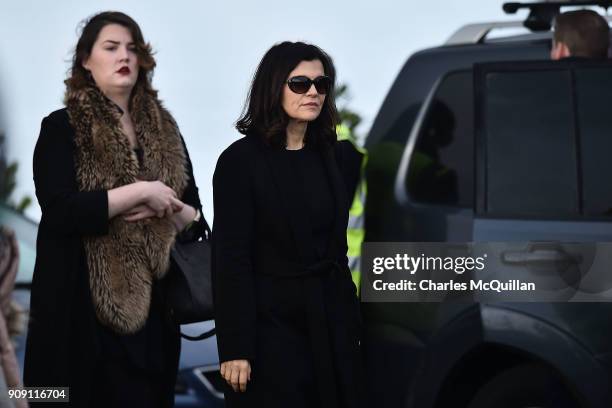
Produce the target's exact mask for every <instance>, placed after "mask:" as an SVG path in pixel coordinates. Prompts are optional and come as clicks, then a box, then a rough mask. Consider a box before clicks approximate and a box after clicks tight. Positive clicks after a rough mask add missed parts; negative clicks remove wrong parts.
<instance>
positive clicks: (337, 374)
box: [213, 136, 363, 408]
mask: <svg viewBox="0 0 612 408" xmlns="http://www.w3.org/2000/svg"><path fill="white" fill-rule="evenodd" d="M320 154H322V156H323V162H324V163H325V170H326V174H327V176H328V180H329V185H330V186H331V190H332V193H333V196H334V201H335V217H334V223H333V229H332V236H331V237H330V240H329V241H330V246H329V250H328V253H327V256H326V258H325V259H324V260H323V261H320V260H319V261H316V257H315V254H314V246H313V245H312V244H313V241H312V238H313V237H312V230H311V229H310V226H309V224H308V217H307V216H306V214H307V208H306V200H305V199H304V192H303V191H302V189H301V186H299V185H298V184H297V183H296V182H295V180H293V179H291V171H290V165H291V163H289V158H288V156H287V155H286V154H284V152H282V151H281V150H278V149H274V148H272V147H269V146H267V145H266V144H264V143H263V142H262V141H261V139H260V138H258V137H256V136H246V137H244V138H242V139H240V140H238V141H237V142H235V143H233V144H232V145H231V146H230V147H229V148H228V149H226V150H225V151H224V152H223V153H222V154H221V156H220V158H219V161H218V162H217V167H216V170H215V174H214V178H213V189H214V194H213V198H214V209H215V219H214V226H213V248H214V251H213V252H214V263H213V266H214V267H213V279H214V281H213V283H214V290H215V292H214V301H215V317H216V319H215V320H216V327H217V344H218V347H219V357H220V361H221V362H223V361H228V360H234V359H248V360H249V361H250V362H251V366H252V376H251V381H250V382H249V383H248V385H247V391H246V392H245V393H235V392H234V391H232V390H231V388H229V386H228V387H227V389H226V390H225V395H226V405H227V407H228V408H233V407H255V406H262V407H263V406H265V407H269V408H273V407H283V408H285V407H292V408H297V407H312V406H319V407H334V408H335V407H339V406H343V407H344V406H345V407H357V406H360V403H361V402H360V401H362V398H361V396H360V392H361V390H362V376H363V373H362V368H361V357H360V332H361V320H360V317H359V302H358V299H357V297H356V289H355V285H354V284H353V282H352V280H351V274H350V271H349V268H348V261H347V257H346V252H347V245H346V227H347V222H348V200H347V192H346V188H345V186H344V182H343V180H342V175H341V172H340V171H339V168H338V165H337V163H336V159H335V155H334V151H333V149H332V148H328V149H323V150H322V151H320Z"/></svg>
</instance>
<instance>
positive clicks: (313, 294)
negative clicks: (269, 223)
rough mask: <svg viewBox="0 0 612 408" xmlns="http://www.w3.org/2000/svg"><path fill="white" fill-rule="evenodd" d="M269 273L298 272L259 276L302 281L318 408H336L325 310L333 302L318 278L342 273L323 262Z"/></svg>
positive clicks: (336, 265) (330, 262) (333, 264)
mask: <svg viewBox="0 0 612 408" xmlns="http://www.w3.org/2000/svg"><path fill="white" fill-rule="evenodd" d="M273 270H293V271H295V270H297V271H298V272H297V273H292V274H286V275H285V274H282V275H281V274H268V273H266V272H263V273H262V275H267V276H274V277H277V278H286V279H295V278H301V279H303V282H304V290H305V292H306V293H307V295H306V310H307V314H308V316H307V322H308V330H309V332H310V335H311V339H310V340H311V342H310V344H311V349H312V356H313V360H314V361H313V362H314V367H315V371H316V372H315V376H316V382H317V388H318V390H319V395H320V397H321V407H322V408H338V407H339V405H338V388H337V381H336V376H335V373H336V368H335V364H334V358H333V357H334V356H333V350H332V344H334V339H333V338H332V337H331V334H330V330H329V318H328V317H329V316H328V312H327V310H326V309H325V307H326V306H329V304H330V302H331V301H333V299H332V300H330V299H326V297H325V294H324V293H323V285H322V281H321V279H320V278H321V277H322V276H324V275H332V277H333V278H336V277H337V275H338V274H341V273H342V272H343V269H342V267H341V266H340V264H339V263H338V262H337V261H333V260H330V259H324V260H322V261H319V262H316V263H314V264H311V265H308V266H304V265H299V264H294V263H287V264H286V266H285V267H283V268H273Z"/></svg>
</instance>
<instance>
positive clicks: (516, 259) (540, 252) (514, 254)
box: [502, 249, 582, 265]
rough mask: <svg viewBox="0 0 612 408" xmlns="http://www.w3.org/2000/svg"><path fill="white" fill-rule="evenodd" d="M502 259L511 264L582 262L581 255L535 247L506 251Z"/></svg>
mask: <svg viewBox="0 0 612 408" xmlns="http://www.w3.org/2000/svg"><path fill="white" fill-rule="evenodd" d="M502 261H503V262H504V263H507V264H511V265H529V264H545V263H552V262H571V263H581V262H582V256H581V255H571V254H568V253H567V252H564V251H560V250H558V249H535V250H533V251H529V250H527V251H505V252H503V253H502Z"/></svg>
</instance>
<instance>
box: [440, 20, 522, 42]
mask: <svg viewBox="0 0 612 408" xmlns="http://www.w3.org/2000/svg"><path fill="white" fill-rule="evenodd" d="M517 27H523V23H522V22H521V21H504V22H501V21H498V22H490V23H477V24H468V25H465V26H463V27H461V28H460V29H458V30H457V31H455V33H454V34H453V35H451V36H450V38H449V39H448V40H446V43H445V44H444V45H464V44H478V43H479V42H481V41H483V40H484V39H485V37H486V36H487V34H489V33H490V32H491V31H492V30H494V29H497V28H517Z"/></svg>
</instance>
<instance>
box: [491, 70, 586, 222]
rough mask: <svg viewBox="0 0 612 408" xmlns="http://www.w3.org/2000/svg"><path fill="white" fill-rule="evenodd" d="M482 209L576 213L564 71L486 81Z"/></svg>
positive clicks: (527, 213) (501, 75) (568, 85)
mask: <svg viewBox="0 0 612 408" xmlns="http://www.w3.org/2000/svg"><path fill="white" fill-rule="evenodd" d="M486 95H487V99H486V104H485V106H484V112H485V123H484V130H485V132H486V147H485V153H486V159H485V160H486V161H485V163H486V181H485V186H486V201H485V203H486V204H485V205H486V210H487V212H488V213H492V214H496V215H520V216H539V215H545V216H568V215H575V214H576V212H577V211H578V209H579V207H578V186H577V174H576V172H577V170H576V169H577V164H576V141H575V138H574V122H573V121H574V117H573V116H574V115H573V104H572V91H571V73H570V72H569V71H535V72H508V73H491V74H489V75H487V77H486Z"/></svg>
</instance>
